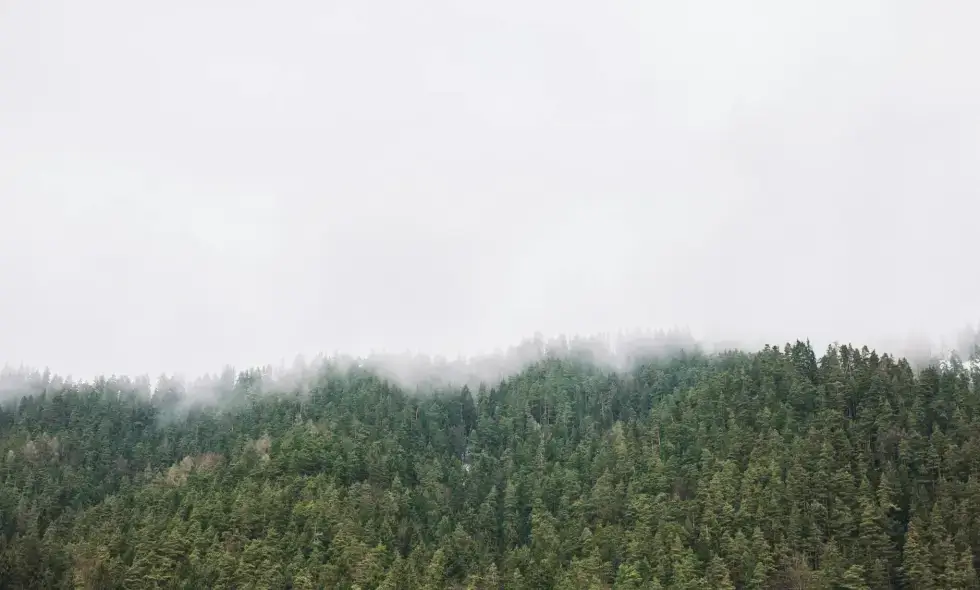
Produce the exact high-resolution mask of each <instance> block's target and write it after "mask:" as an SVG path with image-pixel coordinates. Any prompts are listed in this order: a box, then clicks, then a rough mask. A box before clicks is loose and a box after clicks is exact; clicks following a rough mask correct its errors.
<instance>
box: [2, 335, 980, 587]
mask: <svg viewBox="0 0 980 590" xmlns="http://www.w3.org/2000/svg"><path fill="white" fill-rule="evenodd" d="M973 360H976V357H974V358H973ZM264 379H266V375H265V373H264V372H263V371H261V370H250V371H243V372H240V373H234V374H231V375H225V376H224V380H223V381H222V383H224V387H223V388H220V394H219V395H215V396H211V397H209V398H207V399H203V398H200V397H196V396H195V395H194V394H193V392H192V391H190V390H188V388H186V387H184V386H182V385H181V384H180V383H179V382H177V381H167V380H166V379H161V381H160V383H158V384H157V386H156V387H155V388H153V391H152V394H151V388H149V387H148V386H147V385H148V384H147V383H146V382H141V381H139V380H129V379H126V378H114V377H113V378H100V379H96V380H93V381H90V382H75V381H71V380H64V379H60V378H58V377H55V376H52V375H50V374H49V373H47V372H43V373H38V372H34V373H31V374H30V375H27V376H26V377H24V378H23V379H22V380H21V382H19V384H17V386H16V387H13V388H12V387H9V386H8V387H7V388H6V389H5V390H4V401H3V404H2V407H0V588H79V589H82V588H84V589H122V588H186V589H199V588H239V589H246V588H247V589H267V588H292V589H312V588H339V589H350V590H355V589H358V590H368V589H374V588H377V589H385V590H395V589H398V590H407V589H414V588H420V589H426V590H435V589H443V588H447V589H450V588H451V589H461V590H462V589H466V590H470V589H474V590H476V589H480V590H490V589H494V590H496V589H507V590H523V589H539V588H541V589H544V588H558V589H568V590H570V589H589V590H592V589H615V590H627V589H629V590H639V589H645V590H653V589H667V588H677V589H689V590H693V589H721V590H725V589H736V588H737V589H753V590H757V589H800V590H803V589H807V590H812V589H827V590H830V589H847V590H861V589H884V588H910V589H916V590H928V589H933V588H936V589H939V588H943V589H946V588H949V589H967V588H970V589H976V588H980V585H978V579H977V566H978V561H977V557H978V555H980V363H977V362H971V359H969V358H966V359H963V360H962V361H961V360H959V359H957V358H956V357H953V358H952V359H951V360H950V361H949V362H944V363H935V364H931V365H924V366H918V365H913V364H911V363H910V362H909V361H907V360H905V359H903V358H898V357H893V356H890V355H888V354H884V353H880V354H879V353H878V352H875V351H873V350H869V349H868V348H867V347H854V346H850V345H834V346H830V347H828V348H827V349H826V350H823V351H822V352H821V351H815V350H814V348H813V347H812V346H811V345H810V344H809V343H807V342H796V343H793V344H786V345H780V346H766V347H764V348H763V349H761V350H758V351H754V352H741V351H736V350H732V351H725V352H717V353H707V352H701V351H698V350H688V351H675V352H673V353H671V354H660V355H654V356H653V357H651V358H647V359H644V360H642V361H637V362H633V363H630V364H629V365H627V366H621V367H615V368H613V367H609V366H605V365H604V364H603V363H596V362H590V361H589V360H588V359H583V358H572V357H558V356H554V357H548V356H546V357H544V358H540V359H537V360H536V361H534V362H533V363H530V364H529V365H528V366H526V367H525V368H523V369H522V370H521V371H519V372H517V373H514V374H511V375H509V376H505V377H503V378H501V379H500V380H496V381H484V382H482V383H479V384H477V383H466V384H464V385H454V384H453V383H451V382H446V383H441V384H433V385H431V386H429V387H406V386H402V385H399V383H398V382H397V380H394V379H390V378H388V377H386V376H384V375H383V374H381V373H379V372H378V371H374V370H372V369H371V368H370V367H364V366H359V365H357V364H350V363H347V364H337V363H329V362H328V363H324V364H323V365H322V366H320V367H318V368H317V370H316V371H314V372H313V373H312V374H311V375H309V376H308V378H304V379H303V380H301V381H296V382H294V383H292V384H291V385H289V386H288V387H277V388H273V387H269V386H268V385H263V380H264Z"/></svg>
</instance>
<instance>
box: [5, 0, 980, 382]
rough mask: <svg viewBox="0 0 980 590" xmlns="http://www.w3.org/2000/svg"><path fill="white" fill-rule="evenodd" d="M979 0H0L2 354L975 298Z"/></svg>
mask: <svg viewBox="0 0 980 590" xmlns="http://www.w3.org/2000/svg"><path fill="white" fill-rule="evenodd" d="M978 22H980V4H977V3H976V2H971V1H969V0H960V1H956V0H935V1H933V2H925V1H911V0H890V1H885V0H881V1H873V0H832V1H828V0H820V1H801V2H786V1H779V0H767V1H763V0H755V1H745V2H731V1H728V0H716V1H708V0H689V1H686V2H667V1H654V0H621V1H618V2H608V3H603V2H578V1H568V0H566V1H563V2H558V1H555V0H531V1H527V0H522V1H516V0H496V1H494V2H449V1H445V0H432V1H428V2H411V3H410V2H404V1H401V2H399V1H392V0H378V1H370V0H368V1H364V2H352V1H349V2H337V1H312V0H310V1H305V0H303V1H297V0H283V1H280V2H254V1H241V0H239V1H237V2H231V1H229V0H210V1H207V0H206V1H203V2H202V1H200V0H198V1H195V2H190V1H185V0H170V1H168V2H154V3H147V2H127V1H124V0H88V1H86V2H77V1H67V0H66V1H55V0H0V364H2V362H4V361H6V362H10V363H15V364H16V363H22V362H23V363H27V364H29V365H34V366H50V367H51V368H52V369H53V370H55V371H57V372H60V373H72V374H74V375H76V376H85V377H87V376H91V375H94V374H96V373H102V372H106V373H112V372H117V373H119V372H123V373H143V372H150V373H157V372H160V371H168V372H169V371H175V370H180V371H185V372H190V373H200V372H203V371H212V370H218V369H219V368H220V367H221V366H223V365H224V364H226V363H232V364H236V365H238V366H244V365H250V364H264V363H267V362H271V363H276V362H278V361H279V360H280V359H287V362H288V360H289V359H291V358H292V357H293V356H294V355H295V354H297V353H300V352H303V353H307V354H312V353H315V352H318V351H327V352H330V351H334V350H341V351H347V352H353V353H364V352H367V351H368V350H370V349H372V348H373V349H388V350H403V349H412V350H418V351H423V352H430V353H443V354H450V355H454V354H456V353H474V352H478V351H481V350H488V349H492V348H494V347H498V346H506V345H508V344H512V343H514V342H516V341H517V340H519V339H520V338H522V337H524V336H528V335H530V334H532V333H534V332H535V331H540V332H542V333H544V334H554V333H559V332H564V333H591V332H596V331H606V330H616V329H620V328H623V329H629V328H637V327H640V328H642V327H670V326H688V327H690V328H691V329H692V331H694V333H695V334H696V335H699V336H703V337H707V338H740V339H756V338H766V339H769V340H772V341H779V340H785V339H795V338H797V337H801V338H804V337H810V338H813V339H814V340H817V341H825V340H832V339H838V340H844V341H847V340H856V341H866V340H868V339H872V340H873V339H882V338H886V337H893V336H903V335H905V334H908V333H910V332H919V333H928V334H938V333H941V332H942V333H945V332H949V331H952V330H956V329H958V328H960V327H961V326H962V325H964V324H965V323H967V322H976V321H977V320H978V319H980V297H978V295H980V268H978V267H977V243H978V240H977V236H978V233H977V232H978V228H980V195H978V190H980V182H978V181H980V75H978V74H977V73H976V71H977V65H976V58H977V56H980V37H977V35H976V23H978Z"/></svg>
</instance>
